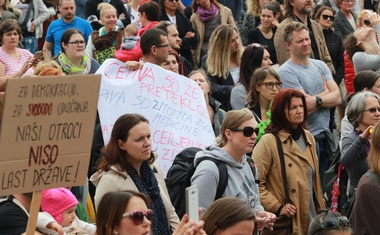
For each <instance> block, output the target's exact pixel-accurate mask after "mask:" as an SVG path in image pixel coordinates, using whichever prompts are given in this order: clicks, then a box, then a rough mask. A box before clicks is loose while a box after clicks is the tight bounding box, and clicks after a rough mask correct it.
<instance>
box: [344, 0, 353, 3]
mask: <svg viewBox="0 0 380 235" xmlns="http://www.w3.org/2000/svg"><path fill="white" fill-rule="evenodd" d="M342 2H346V3H354V2H355V0H343V1H342Z"/></svg>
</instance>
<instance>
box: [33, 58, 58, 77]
mask: <svg viewBox="0 0 380 235" xmlns="http://www.w3.org/2000/svg"><path fill="white" fill-rule="evenodd" d="M45 68H56V69H60V70H61V72H62V68H61V66H59V64H58V63H57V62H56V61H54V60H42V61H40V62H38V64H37V66H36V67H35V68H34V73H33V74H34V75H40V73H41V71H42V70H43V69H45Z"/></svg>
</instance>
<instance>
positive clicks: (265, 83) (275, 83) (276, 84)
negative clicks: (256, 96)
mask: <svg viewBox="0 0 380 235" xmlns="http://www.w3.org/2000/svg"><path fill="white" fill-rule="evenodd" d="M261 85H265V87H266V88H267V89H269V90H271V89H273V87H274V86H276V88H277V89H280V88H281V86H282V82H263V83H261V84H260V86H261Z"/></svg>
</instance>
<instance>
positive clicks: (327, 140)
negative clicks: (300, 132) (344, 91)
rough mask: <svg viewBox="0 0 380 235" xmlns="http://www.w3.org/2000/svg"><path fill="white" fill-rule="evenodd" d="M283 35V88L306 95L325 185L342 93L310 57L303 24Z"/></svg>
mask: <svg viewBox="0 0 380 235" xmlns="http://www.w3.org/2000/svg"><path fill="white" fill-rule="evenodd" d="M283 35H284V39H285V46H286V48H287V49H288V50H289V52H290V58H289V60H287V61H286V62H285V63H284V64H282V65H281V66H280V68H279V69H278V70H277V73H278V75H279V76H280V78H281V81H282V89H284V88H293V89H296V90H299V91H301V92H302V93H304V94H305V98H306V103H307V112H308V118H307V124H308V129H309V131H310V133H311V134H312V135H313V136H314V138H315V142H316V149H317V155H318V159H319V175H320V177H321V182H322V184H323V179H324V173H325V171H326V170H327V169H328V166H329V161H330V157H332V154H333V152H334V150H335V149H334V144H333V141H332V134H331V132H330V129H329V120H330V110H329V108H331V107H335V106H337V105H339V104H340V103H341V98H340V91H339V88H338V85H337V84H336V83H335V81H334V79H333V77H332V75H331V72H330V71H329V69H328V67H327V66H326V64H325V63H323V62H322V61H320V60H316V59H311V58H309V55H310V51H311V40H310V33H309V30H308V28H307V27H306V26H305V25H304V24H303V23H300V22H291V23H289V24H288V25H287V26H286V27H285V29H284V30H283ZM322 36H323V35H322ZM296 131H297V130H295V132H296ZM292 135H293V133H292ZM300 148H303V147H300ZM309 169H311V168H310V167H309ZM309 175H310V177H312V175H314V176H315V175H316V174H315V172H314V173H312V174H309ZM311 179H312V178H310V179H309V180H311ZM309 182H311V181H309ZM322 189H323V185H322Z"/></svg>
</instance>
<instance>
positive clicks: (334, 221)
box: [313, 216, 351, 234]
mask: <svg viewBox="0 0 380 235" xmlns="http://www.w3.org/2000/svg"><path fill="white" fill-rule="evenodd" d="M340 224H342V225H343V226H344V227H350V226H351V225H350V222H349V221H348V219H347V217H345V216H340V217H332V218H330V219H327V220H325V221H323V222H322V223H321V224H320V225H319V226H318V227H319V228H318V229H316V230H315V231H314V232H313V234H316V233H317V232H319V231H321V230H331V229H337V228H339V227H340Z"/></svg>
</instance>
